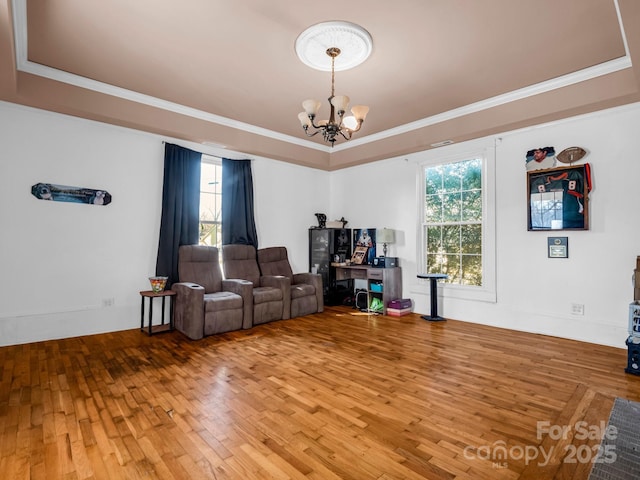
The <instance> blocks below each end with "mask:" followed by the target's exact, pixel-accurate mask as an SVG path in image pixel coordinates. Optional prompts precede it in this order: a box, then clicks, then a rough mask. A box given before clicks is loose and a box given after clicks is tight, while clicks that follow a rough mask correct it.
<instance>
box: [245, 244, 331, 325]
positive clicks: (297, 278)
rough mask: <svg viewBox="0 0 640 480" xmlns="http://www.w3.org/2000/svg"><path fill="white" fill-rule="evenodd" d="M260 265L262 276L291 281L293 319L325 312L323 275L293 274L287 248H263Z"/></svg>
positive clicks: (259, 260)
mask: <svg viewBox="0 0 640 480" xmlns="http://www.w3.org/2000/svg"><path fill="white" fill-rule="evenodd" d="M258 265H259V266H260V271H261V272H262V275H282V276H285V277H287V278H289V279H290V280H291V318H295V317H301V316H303V315H309V314H311V313H316V312H322V311H323V310H324V297H323V292H322V275H320V274H318V273H293V270H292V269H291V264H290V263H289V256H288V254H287V249H286V247H269V248H261V249H260V250H258Z"/></svg>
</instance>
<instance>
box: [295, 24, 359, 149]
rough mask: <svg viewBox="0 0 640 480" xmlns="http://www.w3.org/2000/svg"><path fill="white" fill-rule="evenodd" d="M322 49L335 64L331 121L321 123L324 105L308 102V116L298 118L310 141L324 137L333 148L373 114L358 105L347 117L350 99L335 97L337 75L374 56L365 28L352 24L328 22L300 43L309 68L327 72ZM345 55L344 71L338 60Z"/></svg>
mask: <svg viewBox="0 0 640 480" xmlns="http://www.w3.org/2000/svg"><path fill="white" fill-rule="evenodd" d="M318 45H320V46H322V45H324V46H325V47H328V48H327V49H326V52H325V53H326V54H327V55H328V57H329V58H330V61H331V96H330V97H329V98H328V100H329V107H330V111H329V118H328V119H327V120H318V119H317V115H318V110H319V109H320V106H321V102H319V101H318V100H305V101H304V102H302V108H303V109H304V112H300V113H299V114H298V119H299V120H300V124H301V125H302V128H303V129H304V132H305V133H306V135H307V136H308V137H313V136H315V135H317V134H318V133H322V136H323V138H324V140H325V142H328V143H331V146H332V147H333V145H334V143H335V142H336V140H339V137H342V138H344V139H345V140H350V139H351V136H352V135H353V134H354V133H355V132H357V131H358V130H360V128H361V127H362V123H363V122H364V119H365V117H366V116H367V113H368V112H369V107H367V106H365V105H354V106H353V107H352V108H351V114H352V115H347V116H345V113H346V111H347V109H348V108H349V97H347V96H346V95H336V94H335V71H336V70H345V69H347V68H352V67H354V66H356V65H359V64H360V63H362V62H363V61H364V60H366V59H367V57H368V56H369V54H370V53H371V37H370V35H369V33H368V32H367V31H366V30H364V29H363V28H362V27H360V26H358V25H355V24H352V23H348V22H324V23H320V24H317V25H314V26H312V27H309V28H308V29H307V30H305V31H304V32H303V33H302V34H301V35H300V36H299V37H298V40H297V41H296V51H297V53H298V56H299V57H300V59H301V60H302V61H303V62H304V63H306V64H307V65H308V66H310V67H312V68H316V69H318V70H325V71H326V70H327V68H326V62H327V60H326V59H327V57H324V56H322V57H321V58H319V56H321V54H320V52H321V50H320V52H319V51H318ZM340 47H343V48H340ZM343 52H346V57H344V59H343V58H342V57H341V61H342V64H341V68H337V67H336V58H337V57H338V55H340V54H341V53H343ZM344 55H345V53H343V56H344ZM322 58H324V60H322Z"/></svg>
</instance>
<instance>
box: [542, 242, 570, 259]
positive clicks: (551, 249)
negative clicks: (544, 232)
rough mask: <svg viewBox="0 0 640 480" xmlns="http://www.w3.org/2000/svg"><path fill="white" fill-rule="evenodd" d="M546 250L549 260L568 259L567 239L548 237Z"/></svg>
mask: <svg viewBox="0 0 640 480" xmlns="http://www.w3.org/2000/svg"><path fill="white" fill-rule="evenodd" d="M547 249H548V251H547V252H548V257H549V258H569V238H568V237H548V238H547Z"/></svg>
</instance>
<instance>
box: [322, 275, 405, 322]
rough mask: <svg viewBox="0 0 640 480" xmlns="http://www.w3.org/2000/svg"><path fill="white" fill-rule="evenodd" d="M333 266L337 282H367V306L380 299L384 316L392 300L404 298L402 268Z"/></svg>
mask: <svg viewBox="0 0 640 480" xmlns="http://www.w3.org/2000/svg"><path fill="white" fill-rule="evenodd" d="M333 266H334V268H335V269H336V280H366V281H367V306H370V305H371V301H372V300H373V299H374V298H377V299H379V300H380V301H381V302H382V314H383V315H386V313H387V304H388V303H389V302H390V301H391V300H396V299H398V298H402V269H401V268H400V267H391V268H376V267H372V266H371V265H333ZM372 286H373V287H374V288H372ZM377 313H380V312H377Z"/></svg>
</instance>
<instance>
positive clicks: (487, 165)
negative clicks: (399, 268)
mask: <svg viewBox="0 0 640 480" xmlns="http://www.w3.org/2000/svg"><path fill="white" fill-rule="evenodd" d="M474 158H480V159H482V286H475V285H459V284H450V283H444V282H441V283H439V289H440V290H441V292H442V295H443V296H444V297H448V298H456V299H462V300H477V301H484V302H493V303H495V302H496V300H497V298H496V297H497V296H496V226H495V225H496V219H495V216H496V215H495V211H496V202H495V190H496V185H495V163H496V156H495V145H494V143H493V140H492V141H491V143H488V142H487V140H484V141H482V142H477V143H474V144H473V145H468V144H467V145H465V146H459V145H452V146H450V147H443V148H439V149H434V150H429V151H428V152H424V156H423V158H421V159H420V160H419V161H418V174H417V183H418V187H417V188H418V195H417V197H418V209H417V210H418V222H417V242H416V244H417V249H418V252H417V255H416V258H417V259H418V265H417V267H418V273H428V272H426V268H427V267H426V265H427V262H426V255H425V252H426V229H425V222H424V218H425V188H426V185H425V174H424V171H425V168H427V167H432V166H435V165H442V164H447V163H456V162H461V161H464V160H471V159H474ZM420 282H421V283H425V284H426V282H427V280H421V281H420Z"/></svg>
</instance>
